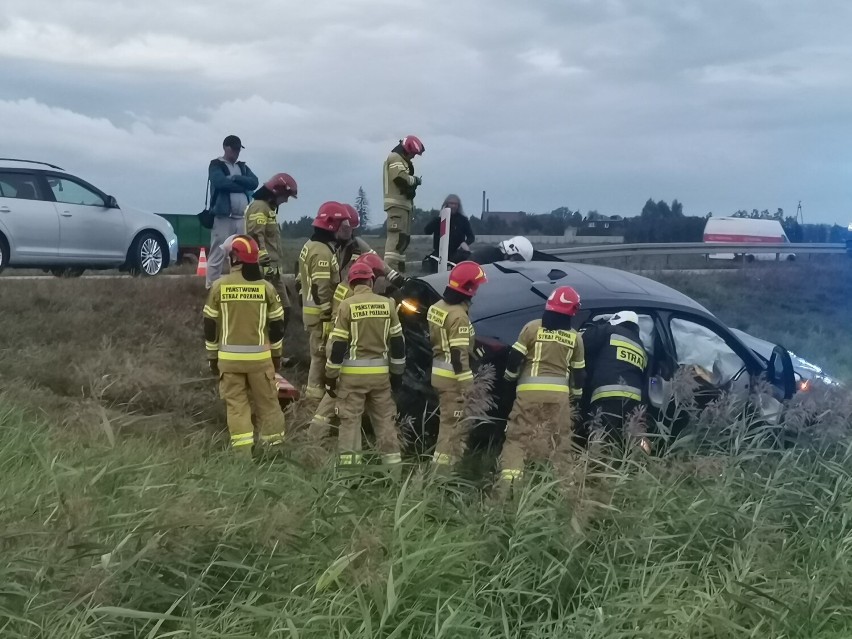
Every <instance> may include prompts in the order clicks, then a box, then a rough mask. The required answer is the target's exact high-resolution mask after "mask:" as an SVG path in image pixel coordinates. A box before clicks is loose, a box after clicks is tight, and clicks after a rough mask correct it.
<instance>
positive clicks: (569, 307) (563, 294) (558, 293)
mask: <svg viewBox="0 0 852 639" xmlns="http://www.w3.org/2000/svg"><path fill="white" fill-rule="evenodd" d="M544 310H546V311H553V312H554V313H561V314H562V315H576V314H577V311H579V310H580V295H579V294H578V293H577V291H575V290H574V289H573V288H571V287H570V286H560V287H559V288H557V289H556V290H555V291H553V292H552V293H551V294H550V297H548V298H547V304H545V306H544Z"/></svg>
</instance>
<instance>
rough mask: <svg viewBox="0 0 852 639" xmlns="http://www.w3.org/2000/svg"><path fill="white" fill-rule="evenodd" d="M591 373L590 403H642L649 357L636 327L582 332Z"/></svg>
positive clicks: (606, 327)
mask: <svg viewBox="0 0 852 639" xmlns="http://www.w3.org/2000/svg"><path fill="white" fill-rule="evenodd" d="M583 342H584V344H585V346H586V357H587V358H588V361H589V368H590V369H591V371H590V374H591V379H590V380H589V382H590V383H589V388H590V389H591V396H590V397H589V401H590V402H596V401H598V400H602V399H631V400H634V401H637V402H641V401H642V389H643V388H644V386H645V369H646V367H647V365H648V357H647V355H646V354H645V349H644V348H643V346H642V339H641V338H640V336H639V327H638V326H635V325H634V324H619V325H617V326H612V325H610V324H599V325H595V326H591V327H590V328H588V329H586V330H585V331H584V332H583Z"/></svg>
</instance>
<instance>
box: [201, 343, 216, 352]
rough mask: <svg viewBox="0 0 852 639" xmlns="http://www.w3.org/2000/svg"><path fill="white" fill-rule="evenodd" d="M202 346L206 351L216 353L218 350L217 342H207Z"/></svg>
mask: <svg viewBox="0 0 852 639" xmlns="http://www.w3.org/2000/svg"><path fill="white" fill-rule="evenodd" d="M204 346H205V348H207V350H208V351H218V350H219V342H207V341H205V342H204Z"/></svg>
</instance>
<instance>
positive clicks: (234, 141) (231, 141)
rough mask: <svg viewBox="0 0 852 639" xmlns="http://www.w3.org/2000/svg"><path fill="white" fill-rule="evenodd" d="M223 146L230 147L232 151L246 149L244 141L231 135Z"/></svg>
mask: <svg viewBox="0 0 852 639" xmlns="http://www.w3.org/2000/svg"><path fill="white" fill-rule="evenodd" d="M222 146H229V147H231V148H232V149H244V148H246V147H244V146H243V143H242V141H241V140H240V138H238V137H237V136H236V135H229V136H228V137H226V138H225V140H224V141H223V142H222Z"/></svg>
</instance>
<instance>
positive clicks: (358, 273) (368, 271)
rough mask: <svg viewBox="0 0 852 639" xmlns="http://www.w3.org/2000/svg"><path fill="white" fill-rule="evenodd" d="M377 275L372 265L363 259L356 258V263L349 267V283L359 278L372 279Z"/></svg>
mask: <svg viewBox="0 0 852 639" xmlns="http://www.w3.org/2000/svg"><path fill="white" fill-rule="evenodd" d="M374 277H375V275H374V273H373V269H372V267H371V266H370V265H369V264H367V263H366V262H364V261H362V260H355V263H354V264H353V265H352V266H351V267H350V268H349V278H348V279H349V283H350V284H352V283H354V282H357V281H359V280H372V279H373V278H374Z"/></svg>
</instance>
